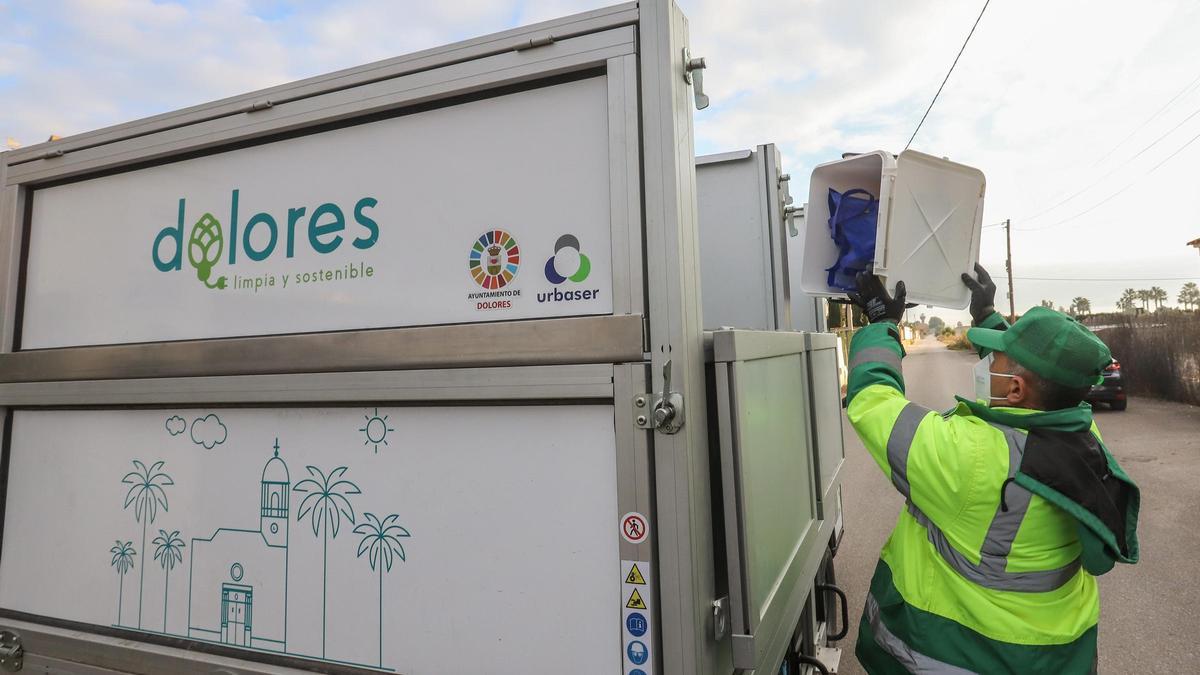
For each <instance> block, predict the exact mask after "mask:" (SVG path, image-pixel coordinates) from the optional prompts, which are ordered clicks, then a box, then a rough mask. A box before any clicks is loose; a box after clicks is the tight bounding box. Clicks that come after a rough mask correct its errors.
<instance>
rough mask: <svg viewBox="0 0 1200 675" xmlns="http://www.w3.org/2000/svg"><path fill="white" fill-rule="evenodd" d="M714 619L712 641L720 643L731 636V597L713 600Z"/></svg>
mask: <svg viewBox="0 0 1200 675" xmlns="http://www.w3.org/2000/svg"><path fill="white" fill-rule="evenodd" d="M712 618H713V622H712V639H714V640H716V641H717V642H720V641H721V640H724V639H725V636H726V635H729V596H724V597H720V598H717V599H716V600H713V603H712Z"/></svg>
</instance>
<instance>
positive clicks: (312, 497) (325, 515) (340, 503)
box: [292, 465, 362, 658]
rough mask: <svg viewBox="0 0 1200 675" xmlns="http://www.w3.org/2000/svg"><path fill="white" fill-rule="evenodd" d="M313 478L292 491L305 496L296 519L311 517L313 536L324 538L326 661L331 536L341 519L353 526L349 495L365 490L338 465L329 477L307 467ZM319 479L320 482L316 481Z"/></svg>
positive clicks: (322, 639)
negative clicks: (351, 480)
mask: <svg viewBox="0 0 1200 675" xmlns="http://www.w3.org/2000/svg"><path fill="white" fill-rule="evenodd" d="M304 468H305V469H307V470H308V473H309V476H311V477H310V478H305V479H304V480H302V481H300V482H298V483H296V484H295V485H294V486H292V490H293V491H295V492H300V493H302V494H304V499H302V500H301V501H300V510H299V513H297V514H296V520H298V521H303V520H304V517H305V516H306V515H307V516H309V521H310V523H311V524H312V531H313V536H315V537H320V538H321V542H322V543H321V658H325V617H326V612H327V609H326V608H327V600H328V595H329V535H330V532H331V531H332V533H333V537H334V538H337V535H338V530H339V529H340V527H341V525H342V516H345V517H346V520H349V521H350V523H351V524H353V523H354V507H353V506H352V505H351V504H350V499H349V498H348V496H349V495H360V494H362V490H360V489H359V488H358V486H357V485H355V484H354V483H352V482H350V481H348V480H345V479H343V478H342V476H344V475H346V472H347V471H348V470H349V469H348V468H347V467H344V466H339V467H338V468H336V469H334V470H333V471H330V472H329V474H328V475H326V474H325V472H324V471H321V470H320V469H318V468H317V467H315V466H312V465H309V466H306V467H304ZM318 477H319V478H320V480H319V481H318V480H317V478H318Z"/></svg>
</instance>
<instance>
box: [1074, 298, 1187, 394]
mask: <svg viewBox="0 0 1200 675" xmlns="http://www.w3.org/2000/svg"><path fill="white" fill-rule="evenodd" d="M1189 304H1190V303H1189ZM1086 323H1087V324H1088V325H1090V326H1092V330H1093V331H1095V333H1096V335H1098V336H1099V337H1100V339H1101V340H1103V341H1104V343H1105V344H1107V345H1108V348H1109V349H1110V350H1111V351H1112V354H1113V358H1115V359H1117V360H1118V361H1120V362H1121V370H1122V371H1124V374H1125V388H1126V390H1127V391H1128V392H1129V393H1131V394H1134V395H1141V396H1153V397H1156V398H1164V399H1168V400H1171V401H1181V402H1184V403H1191V404H1192V405H1200V315H1198V314H1197V313H1195V312H1190V311H1184V310H1172V309H1163V310H1160V311H1157V312H1154V313H1153V314H1141V315H1132V314H1098V315H1094V316H1091V317H1088V320H1087V321H1086Z"/></svg>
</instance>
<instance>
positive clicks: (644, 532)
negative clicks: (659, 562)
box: [621, 511, 650, 544]
mask: <svg viewBox="0 0 1200 675" xmlns="http://www.w3.org/2000/svg"><path fill="white" fill-rule="evenodd" d="M621 536H622V537H625V541H627V542H629V543H631V544H640V543H642V542H644V541H646V537H648V536H650V526H649V525H648V524H647V523H646V517H645V516H643V515H642V514H640V513H638V512H637V511H630V512H629V513H626V514H625V517H624V518H621Z"/></svg>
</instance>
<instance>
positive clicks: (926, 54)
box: [0, 0, 1200, 323]
mask: <svg viewBox="0 0 1200 675" xmlns="http://www.w3.org/2000/svg"><path fill="white" fill-rule="evenodd" d="M604 4H609V3H604V2H593V1H588V0H546V1H544V2H539V1H534V0H454V1H453V2H440V3H430V2H415V1H400V2H397V1H394V0H392V1H389V0H354V1H346V2H315V1H305V0H298V1H296V2H283V1H280V0H213V1H211V2H178V1H158V2H152V1H149V0H62V1H56V0H41V1H34V0H28V1H16V0H0V139H8V138H11V139H13V140H14V141H16V142H19V143H22V144H25V145H30V144H33V143H37V142H40V141H44V140H46V138H47V137H48V136H49V135H50V134H52V133H54V134H59V135H62V136H67V135H70V134H75V133H79V132H83V131H89V130H93V129H97V128H101V127H105V126H109V125H113V124H118V123H122V122H126V121H129V120H132V119H137V118H141V117H146V116H150V115H154V114H157V113H162V112H167V111H170V110H174V109H178V108H182V107H186V106H190V105H194V104H197V103H203V102H206V101H210V100H215V99H219V98H223V97H226V96H231V95H235V94H240V93H244V92H248V91H252V90H255V89H260V88H264V87H269V86H273V85H277V84H281V83H284V82H289V81H293V80H297V79H301V78H304V77H309V76H313V75H318V74H321V73H325V72H329V71H333V70H337V69H340V68H346V67H351V66H355V65H360V64H363V63H368V62H371V61H375V60H379V59H384V58H389V57H392V56H397V55H401V54H405V53H409V52H413V51H418V50H421V49H425V48H429V47H434V46H438V45H442V44H447V43H450V42H454V41H456V40H461V39H467V38H471V37H475V36H478V35H483V34H486V33H490V32H496V31H500V30H505V29H508V28H512V27H515V26H520V25H523V24H528V23H533V22H536V21H541V20H546V19H551V18H555V17H559V16H564V15H567V14H571V13H574V12H578V11H584V10H588V9H593V8H596V7H600V6H603V5H604ZM679 4H680V6H681V7H682V8H683V10H684V12H685V13H686V14H687V15H688V18H689V20H690V26H691V48H692V53H693V55H699V56H704V57H705V58H706V59H707V63H708V69H707V70H706V71H705V85H706V89H707V93H708V95H709V96H710V98H711V101H712V103H711V106H710V107H709V108H708V109H706V110H704V111H699V112H697V113H696V116H695V120H696V151H697V153H698V154H708V153H716V152H724V151H730V150H737V149H743V148H750V147H753V146H755V145H758V144H761V143H776V144H777V145H778V146H779V147H780V149H781V151H782V153H783V156H784V162H785V169H786V170H787V171H788V172H789V173H790V174H791V175H792V176H793V177H794V181H795V183H794V185H793V194H807V181H808V175H809V173H810V172H811V170H812V167H813V166H815V165H816V164H819V163H821V162H825V161H829V160H832V159H836V158H838V157H840V156H841V153H843V152H863V151H871V150H888V151H892V152H899V151H900V150H902V149H903V148H904V146H905V143H906V142H907V141H908V138H909V136H910V135H911V134H912V133H913V130H914V129H915V128H916V126H917V123H918V121H919V120H920V119H921V115H922V113H923V112H924V110H925V108H926V107H927V106H928V105H929V101H930V99H931V98H932V96H933V94H934V92H935V91H936V90H937V88H938V85H939V84H940V83H941V81H942V79H943V77H945V75H946V71H947V69H948V68H949V66H950V63H951V62H952V61H953V59H954V57H955V54H956V53H957V52H958V50H959V48H960V47H961V45H962V42H963V39H964V38H965V37H966V35H967V32H968V31H969V30H970V28H971V25H972V23H973V22H974V21H975V19H976V17H977V16H978V14H979V11H980V9H981V8H982V7H983V3H982V1H979V2H976V1H974V0H972V1H967V0H953V1H952V0H908V1H906V2H883V1H882V0H876V1H874V2H865V1H852V0H754V2H745V1H733V0H681V1H680V2H679ZM1196 35H1200V3H1196V2H1189V1H1179V2H1172V1H1168V0H1139V2H1136V3H1132V2H1128V0H1087V1H1083V0H1056V1H1055V2H1045V1H1044V0H1040V1H1037V2H1035V1H1033V0H997V1H996V2H993V3H991V4H990V5H989V6H988V8H987V11H986V12H985V13H984V15H983V18H982V20H981V21H980V23H979V27H978V29H977V30H976V32H975V34H974V36H973V37H972V39H971V41H970V43H969V44H968V46H967V48H966V50H965V52H964V53H963V55H962V58H961V60H960V61H959V63H958V65H957V67H956V68H955V70H954V72H953V74H952V75H951V77H950V80H949V82H948V83H947V84H946V87H945V89H944V90H943V91H942V93H941V96H940V98H939V100H938V102H937V104H936V105H935V106H934V108H933V110H932V112H931V113H930V114H929V117H928V119H927V120H926V121H925V123H924V125H923V126H922V128H921V130H920V133H919V134H918V135H917V136H916V138H915V140H914V141H913V143H912V147H913V149H916V150H921V151H923V152H927V153H930V154H934V155H939V156H946V157H949V158H950V159H953V160H955V161H958V162H962V163H965V164H969V165H971V166H975V167H977V168H979V169H981V170H982V171H983V172H984V173H985V175H986V176H987V196H986V202H985V212H984V224H985V229H984V234H983V241H982V250H981V255H980V258H981V262H982V263H983V265H984V266H985V267H987V268H988V269H989V270H991V271H992V273H993V275H994V276H995V277H996V278H997V281H998V282H999V283H1001V284H1003V282H1004V281H1005V280H1004V278H1003V277H1004V262H1003V261H1004V253H1005V236H1004V228H1003V227H998V226H994V225H995V224H996V223H999V222H1002V221H1004V220H1006V219H1011V222H1012V251H1013V265H1014V270H1015V272H1014V284H1015V290H1016V294H1015V295H1016V305H1017V310H1018V312H1020V311H1022V310H1023V309H1024V308H1027V307H1029V306H1032V305H1036V304H1038V302H1039V301H1040V300H1043V299H1048V300H1051V301H1053V302H1054V303H1055V304H1056V305H1061V306H1067V305H1069V304H1070V303H1071V301H1072V299H1073V298H1075V297H1077V296H1082V297H1086V298H1088V299H1089V300H1090V301H1091V304H1092V307H1093V309H1094V310H1107V309H1112V308H1113V307H1114V306H1115V303H1116V300H1117V298H1118V297H1119V296H1120V294H1121V290H1122V289H1124V288H1149V287H1151V286H1155V285H1157V286H1160V287H1162V288H1164V289H1166V290H1167V291H1168V293H1169V294H1170V302H1169V304H1171V305H1174V304H1176V303H1175V297H1176V296H1177V295H1178V292H1179V288H1180V286H1182V285H1183V283H1185V282H1186V281H1188V280H1192V281H1198V282H1200V250H1197V249H1195V248H1190V247H1188V246H1186V243H1187V242H1188V241H1190V240H1193V239H1196V238H1200V215H1197V212H1196V211H1194V210H1193V209H1192V208H1191V206H1190V202H1189V201H1188V200H1189V199H1190V196H1191V195H1193V193H1194V191H1195V189H1196V188H1195V187H1194V183H1195V179H1194V176H1195V175H1196V170H1195V168H1194V167H1195V166H1196V162H1197V160H1198V159H1200V42H1198V41H1197V40H1196V37H1195V36H1196ZM997 300H998V302H1000V303H1004V302H1005V298H1004V292H1003V290H1002V291H1001V293H1000V294H999V297H998V298H997ZM930 313H931V314H934V313H936V314H939V315H942V316H944V317H946V318H948V319H950V320H951V322H952V323H953V321H954V320H955V319H961V318H963V317H965V314H961V313H955V312H949V311H943V310H937V311H935V312H930Z"/></svg>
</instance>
